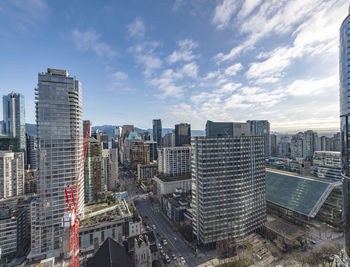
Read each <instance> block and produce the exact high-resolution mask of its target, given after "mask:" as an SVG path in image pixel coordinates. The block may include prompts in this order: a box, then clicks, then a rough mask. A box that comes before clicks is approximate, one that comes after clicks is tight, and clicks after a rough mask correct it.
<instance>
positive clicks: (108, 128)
mask: <svg viewBox="0 0 350 267" xmlns="http://www.w3.org/2000/svg"><path fill="white" fill-rule="evenodd" d="M115 127H117V126H115V125H102V126H93V127H92V130H100V131H102V132H105V133H107V134H108V135H113V129H114V128H115ZM172 130H173V129H171V128H163V129H162V135H163V136H164V135H166V134H167V133H171V132H172ZM135 131H136V132H138V133H143V132H149V133H151V134H152V133H153V130H152V129H141V128H137V127H135ZM26 132H27V133H28V134H30V135H35V134H36V128H35V124H31V123H26ZM191 135H192V136H203V135H205V133H204V131H202V130H192V131H191Z"/></svg>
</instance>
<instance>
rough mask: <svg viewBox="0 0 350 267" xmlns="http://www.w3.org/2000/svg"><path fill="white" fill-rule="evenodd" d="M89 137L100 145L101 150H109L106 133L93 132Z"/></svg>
mask: <svg viewBox="0 0 350 267" xmlns="http://www.w3.org/2000/svg"><path fill="white" fill-rule="evenodd" d="M91 136H92V137H94V138H95V139H96V140H97V141H98V142H100V143H101V144H102V147H103V149H108V148H109V143H108V142H109V136H108V134H107V133H105V132H101V131H100V130H95V131H93V132H92V133H91Z"/></svg>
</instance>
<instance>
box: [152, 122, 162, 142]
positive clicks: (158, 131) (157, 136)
mask: <svg viewBox="0 0 350 267" xmlns="http://www.w3.org/2000/svg"><path fill="white" fill-rule="evenodd" d="M153 141H156V142H157V146H158V147H161V145H162V121H161V120H160V119H158V120H153Z"/></svg>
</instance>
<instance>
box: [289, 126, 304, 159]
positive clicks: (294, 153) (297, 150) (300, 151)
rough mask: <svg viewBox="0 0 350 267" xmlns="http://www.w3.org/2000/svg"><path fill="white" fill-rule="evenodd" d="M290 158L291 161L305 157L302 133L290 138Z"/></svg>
mask: <svg viewBox="0 0 350 267" xmlns="http://www.w3.org/2000/svg"><path fill="white" fill-rule="evenodd" d="M290 156H291V158H292V159H297V158H304V157H305V140H304V133H302V132H299V133H297V134H295V135H293V136H292V140H291V142H290Z"/></svg>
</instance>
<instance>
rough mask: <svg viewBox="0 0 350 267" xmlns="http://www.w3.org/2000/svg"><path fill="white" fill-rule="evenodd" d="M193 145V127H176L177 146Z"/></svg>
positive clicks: (185, 125) (184, 125)
mask: <svg viewBox="0 0 350 267" xmlns="http://www.w3.org/2000/svg"><path fill="white" fill-rule="evenodd" d="M190 144H191V125H190V124H188V123H180V124H176V125H175V146H183V145H190Z"/></svg>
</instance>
